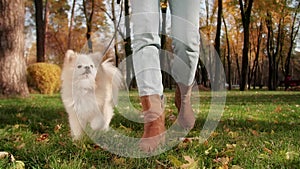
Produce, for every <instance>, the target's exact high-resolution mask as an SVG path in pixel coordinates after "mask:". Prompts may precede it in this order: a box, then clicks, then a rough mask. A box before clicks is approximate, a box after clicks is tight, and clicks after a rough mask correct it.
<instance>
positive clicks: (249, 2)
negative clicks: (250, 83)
mask: <svg viewBox="0 0 300 169" xmlns="http://www.w3.org/2000/svg"><path fill="white" fill-rule="evenodd" d="M244 1H245V2H244V3H243V0H239V4H240V10H241V16H242V22H243V28H244V47H243V56H242V74H241V83H240V90H241V91H244V90H245V88H246V82H247V74H248V73H247V72H248V52H249V37H250V31H249V26H250V21H251V10H252V6H253V0H244Z"/></svg>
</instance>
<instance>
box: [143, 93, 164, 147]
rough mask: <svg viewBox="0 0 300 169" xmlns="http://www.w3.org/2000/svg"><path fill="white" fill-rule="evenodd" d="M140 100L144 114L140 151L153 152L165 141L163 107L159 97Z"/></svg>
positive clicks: (153, 96)
mask: <svg viewBox="0 0 300 169" xmlns="http://www.w3.org/2000/svg"><path fill="white" fill-rule="evenodd" d="M140 100H141V103H142V108H143V114H144V134H143V137H142V138H141V140H140V149H141V150H143V151H144V152H153V151H154V150H155V149H156V148H157V147H158V146H159V145H160V144H162V143H164V140H165V137H164V132H165V115H164V105H163V101H162V99H161V97H160V96H159V95H150V96H142V97H141V98H140Z"/></svg>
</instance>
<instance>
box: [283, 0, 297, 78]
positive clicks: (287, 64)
mask: <svg viewBox="0 0 300 169" xmlns="http://www.w3.org/2000/svg"><path fill="white" fill-rule="evenodd" d="M299 8H300V2H298V6H297V8H296V10H295V13H294V15H293V18H292V19H293V22H292V25H291V34H290V46H289V49H288V54H287V57H286V60H285V65H284V76H285V78H287V77H288V76H289V75H290V63H291V57H292V51H293V48H294V43H295V39H296V37H297V35H298V32H299V28H300V25H299V22H298V26H296V27H295V22H296V20H297V15H298V12H299Z"/></svg>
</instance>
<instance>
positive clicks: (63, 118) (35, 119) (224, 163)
mask: <svg viewBox="0 0 300 169" xmlns="http://www.w3.org/2000/svg"><path fill="white" fill-rule="evenodd" d="M166 97H167V100H168V105H167V107H166V114H167V118H166V120H167V125H168V126H170V125H171V124H172V120H171V118H169V116H170V115H173V114H174V115H177V112H176V111H175V106H174V104H172V103H173V91H167V92H166ZM130 98H131V101H132V102H133V105H134V106H135V107H140V105H139V104H138V96H137V92H131V93H130ZM210 99H211V96H210V93H209V92H200V100H201V105H200V107H201V110H200V111H199V114H198V116H197V121H196V126H195V128H194V129H193V130H192V131H191V132H190V133H189V134H188V138H190V139H186V140H185V141H184V142H182V143H180V144H178V145H176V146H175V147H173V148H172V149H171V150H168V151H166V152H164V153H162V154H159V155H157V156H152V157H148V158H128V157H121V156H118V155H115V154H112V153H110V152H108V151H105V149H103V148H101V147H99V146H96V145H95V144H94V143H93V142H92V141H90V140H85V141H82V142H73V141H72V139H71V137H70V134H69V132H70V131H69V126H68V121H67V114H66V113H65V110H64V108H63V105H62V103H61V99H60V96H59V95H53V96H48V95H31V96H30V98H27V99H20V98H15V99H1V100H0V151H6V152H9V153H11V154H13V155H14V157H15V158H16V160H20V161H23V162H24V163H25V166H26V168H70V169H76V168H78V169H81V168H180V167H181V166H182V165H184V164H186V165H188V166H189V167H190V168H193V167H194V168H219V167H223V168H226V167H229V168H239V167H240V168H251V169H252V168H298V167H299V166H300V93H299V92H284V91H277V92H267V91H247V92H238V91H231V92H228V93H227V100H226V105H225V109H224V113H223V116H222V118H221V120H220V123H219V125H218V127H217V129H216V130H215V131H214V132H213V134H212V135H211V137H210V138H209V139H208V140H207V141H205V142H204V143H201V144H200V143H199V142H198V141H197V138H198V136H199V133H200V130H201V127H202V126H203V124H204V122H205V119H206V116H207V113H208V111H209V106H210ZM116 112H117V111H116ZM111 126H112V128H114V129H115V130H116V131H118V132H120V133H123V134H126V135H128V136H135V137H140V136H141V134H142V130H143V129H142V125H141V124H137V123H134V122H130V121H129V120H126V119H124V118H123V117H122V116H121V115H120V114H118V113H116V115H115V116H114V118H113V120H112V122H111ZM185 158H186V159H187V160H190V162H188V161H186V160H185ZM13 166H14V164H13V163H10V162H9V160H8V159H0V168H9V167H13Z"/></svg>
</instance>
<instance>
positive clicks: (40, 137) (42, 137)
mask: <svg viewBox="0 0 300 169" xmlns="http://www.w3.org/2000/svg"><path fill="white" fill-rule="evenodd" d="M36 141H38V142H42V141H49V134H47V133H44V134H41V135H40V136H39V137H38V138H37V139H36Z"/></svg>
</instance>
